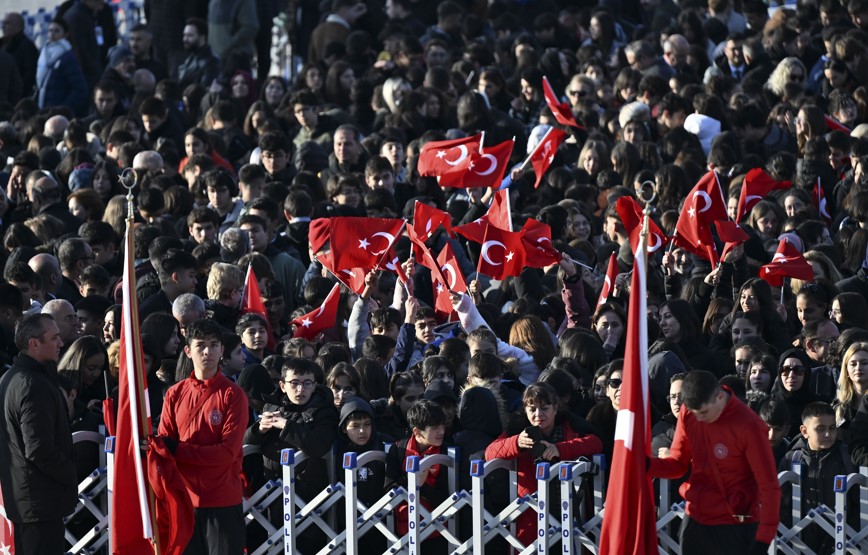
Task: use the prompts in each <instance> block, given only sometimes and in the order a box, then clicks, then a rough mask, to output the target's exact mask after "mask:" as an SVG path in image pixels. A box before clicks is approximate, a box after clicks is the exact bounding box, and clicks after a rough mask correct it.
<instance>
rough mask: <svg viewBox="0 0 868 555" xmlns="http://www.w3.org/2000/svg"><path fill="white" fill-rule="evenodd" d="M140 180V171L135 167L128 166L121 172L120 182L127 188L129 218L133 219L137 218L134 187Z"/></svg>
mask: <svg viewBox="0 0 868 555" xmlns="http://www.w3.org/2000/svg"><path fill="white" fill-rule="evenodd" d="M138 181H139V173H138V172H137V171H136V170H134V169H133V168H126V169H125V170H124V171H123V172H121V177H120V182H121V185H123V187H124V189H126V190H127V219H128V220H133V219H135V213H136V212H135V210H136V207H135V205H134V204H133V200H134V199H135V197H134V196H133V189H135V188H136V185H137V184H138Z"/></svg>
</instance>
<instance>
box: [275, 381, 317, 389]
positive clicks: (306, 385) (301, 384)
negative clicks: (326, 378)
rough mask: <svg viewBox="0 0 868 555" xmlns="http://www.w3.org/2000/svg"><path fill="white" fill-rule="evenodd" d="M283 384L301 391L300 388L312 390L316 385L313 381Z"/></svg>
mask: <svg viewBox="0 0 868 555" xmlns="http://www.w3.org/2000/svg"><path fill="white" fill-rule="evenodd" d="M283 383H285V384H287V385H288V386H289V387H291V388H292V389H299V388H304V389H311V388H313V386H315V385H316V382H315V381H313V380H304V381H303V382H302V381H299V380H291V381H288V382H283Z"/></svg>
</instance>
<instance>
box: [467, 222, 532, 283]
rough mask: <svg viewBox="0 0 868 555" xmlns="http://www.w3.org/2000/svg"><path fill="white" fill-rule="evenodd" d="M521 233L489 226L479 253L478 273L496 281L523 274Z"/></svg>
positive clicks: (523, 262)
mask: <svg viewBox="0 0 868 555" xmlns="http://www.w3.org/2000/svg"><path fill="white" fill-rule="evenodd" d="M521 237H522V233H521V232H520V231H518V232H516V231H505V230H503V229H498V228H496V227H494V226H493V225H490V226H487V227H486V230H485V236H484V237H483V240H482V247H481V249H480V251H479V268H478V269H477V271H478V272H479V273H481V274H484V275H486V276H490V277H492V278H494V279H504V278H506V277H508V276H517V275H520V274H521V271H522V269H523V268H524V266H525V260H524V245H523V244H522V240H521Z"/></svg>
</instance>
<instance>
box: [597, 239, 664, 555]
mask: <svg viewBox="0 0 868 555" xmlns="http://www.w3.org/2000/svg"><path fill="white" fill-rule="evenodd" d="M646 256H647V255H646V253H645V249H644V248H641V247H640V248H638V249H636V258H635V260H634V262H633V278H632V282H631V284H630V291H631V294H630V306H629V309H628V314H627V341H626V345H627V347H626V350H625V351H624V371H623V372H622V373H621V406H620V409H619V410H618V417H617V420H616V423H615V447H614V449H613V452H612V470H611V473H610V474H609V488H608V491H607V492H606V514H605V515H604V517H603V527H602V530H601V531H600V550H599V552H600V553H606V554H607V555H626V554H632V555H648V554H649V553H657V551H658V549H657V510H656V508H655V506H654V489H653V488H652V485H651V478H650V476H649V475H648V472H647V471H646V469H645V465H646V461H647V460H648V458H649V457H650V456H651V413H650V402H649V387H648V312H647V300H646V299H647V283H646V278H645V260H646Z"/></svg>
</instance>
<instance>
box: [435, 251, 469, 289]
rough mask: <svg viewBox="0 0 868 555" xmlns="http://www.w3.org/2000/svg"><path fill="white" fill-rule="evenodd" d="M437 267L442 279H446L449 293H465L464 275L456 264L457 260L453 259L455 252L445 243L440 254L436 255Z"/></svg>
mask: <svg viewBox="0 0 868 555" xmlns="http://www.w3.org/2000/svg"><path fill="white" fill-rule="evenodd" d="M437 266H439V267H440V271H441V272H442V274H443V277H444V278H448V280H449V282H448V283H447V285H448V286H449V290H450V291H454V292H456V293H466V292H467V282H466V281H465V280H464V274H463V273H461V265H460V264H459V263H458V258H456V257H455V251H453V250H452V245H451V244H449V243H446V246H445V247H443V250H441V251H440V254H438V255H437Z"/></svg>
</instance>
